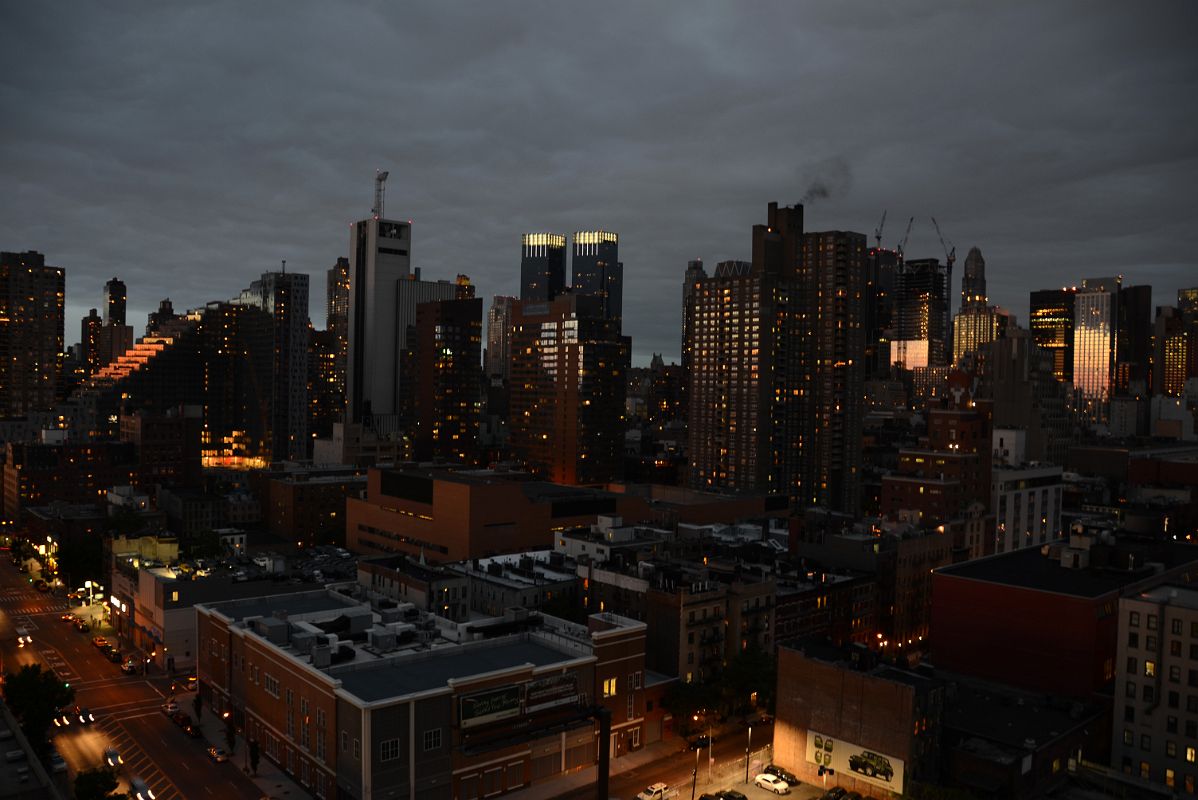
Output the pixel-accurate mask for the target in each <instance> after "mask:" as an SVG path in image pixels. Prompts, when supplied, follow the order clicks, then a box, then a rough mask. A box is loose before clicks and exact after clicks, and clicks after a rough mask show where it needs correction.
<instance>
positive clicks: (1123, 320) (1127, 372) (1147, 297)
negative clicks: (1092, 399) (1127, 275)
mask: <svg viewBox="0 0 1198 800" xmlns="http://www.w3.org/2000/svg"><path fill="white" fill-rule="evenodd" d="M1152 327H1153V318H1152V287H1151V286H1123V287H1121V288H1120V290H1119V332H1118V337H1117V338H1118V341H1117V342H1116V344H1115V393H1116V394H1120V395H1128V396H1142V395H1144V394H1146V393H1147V392H1148V391H1149V390H1151V389H1152Z"/></svg>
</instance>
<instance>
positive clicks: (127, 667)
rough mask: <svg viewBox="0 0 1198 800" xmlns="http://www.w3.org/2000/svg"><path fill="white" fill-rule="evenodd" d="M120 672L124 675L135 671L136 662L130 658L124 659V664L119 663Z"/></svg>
mask: <svg viewBox="0 0 1198 800" xmlns="http://www.w3.org/2000/svg"><path fill="white" fill-rule="evenodd" d="M121 672H123V673H125V674H126V675H132V674H133V673H135V672H137V662H136V661H134V660H133V659H131V658H130V659H128V660H126V661H125V663H124V664H121Z"/></svg>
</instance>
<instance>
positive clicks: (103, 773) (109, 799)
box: [75, 767, 125, 800]
mask: <svg viewBox="0 0 1198 800" xmlns="http://www.w3.org/2000/svg"><path fill="white" fill-rule="evenodd" d="M117 785H118V784H117V779H116V770H114V769H112V768H111V767H100V768H98V769H89V770H85V771H83V772H80V773H79V774H78V775H76V776H75V798H76V800H116V798H118V797H125V795H117V794H114V792H116V788H117Z"/></svg>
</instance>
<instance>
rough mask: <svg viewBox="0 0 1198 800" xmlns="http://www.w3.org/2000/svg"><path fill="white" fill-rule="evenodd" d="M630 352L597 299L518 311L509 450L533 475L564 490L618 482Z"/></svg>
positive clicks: (562, 300)
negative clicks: (571, 487) (563, 484)
mask: <svg viewBox="0 0 1198 800" xmlns="http://www.w3.org/2000/svg"><path fill="white" fill-rule="evenodd" d="M630 351H631V341H630V340H629V339H628V337H626V336H621V335H620V330H619V326H618V324H617V323H616V322H615V321H614V320H610V319H607V318H606V317H605V316H604V314H603V303H602V300H601V299H600V298H597V297H593V296H588V295H577V294H565V295H562V296H561V297H558V298H557V299H555V300H553V301H552V302H550V303H524V302H521V303H520V304H518V305H517V306H516V308H515V309H514V314H513V318H512V377H511V414H510V417H511V422H510V430H511V446H512V450H513V451H515V452H516V453H517V454H518V455H519V456H520V457H521V458H522V459H524V461H525V463H527V464H528V466H529V467H530V468H531V469H532V470H533V471H534V472H536V473H537V474H539V475H542V476H544V477H545V478H547V479H548V480H551V481H554V482H555V483H567V484H593V483H606V482H609V481H612V480H618V479H619V477H620V475H621V472H622V469H621V467H622V459H623V453H624V399H625V393H626V390H627V384H626V380H627V370H628V362H629V354H630Z"/></svg>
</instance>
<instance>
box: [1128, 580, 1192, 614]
mask: <svg viewBox="0 0 1198 800" xmlns="http://www.w3.org/2000/svg"><path fill="white" fill-rule="evenodd" d="M1137 597H1138V598H1139V599H1141V600H1151V601H1152V602H1154V603H1168V604H1169V605H1171V606H1180V607H1181V608H1190V609H1194V610H1198V590H1196V589H1194V588H1192V587H1188V586H1182V585H1180V584H1165V585H1164V586H1158V587H1156V588H1155V589H1152V590H1150V591H1147V592H1141V593H1140V594H1139V595H1137Z"/></svg>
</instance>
